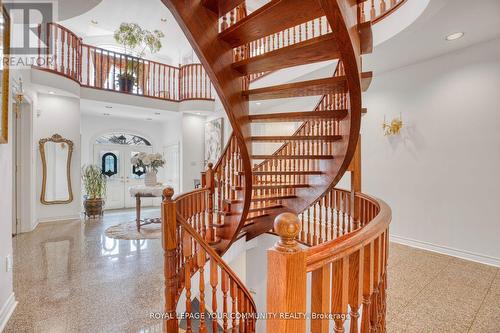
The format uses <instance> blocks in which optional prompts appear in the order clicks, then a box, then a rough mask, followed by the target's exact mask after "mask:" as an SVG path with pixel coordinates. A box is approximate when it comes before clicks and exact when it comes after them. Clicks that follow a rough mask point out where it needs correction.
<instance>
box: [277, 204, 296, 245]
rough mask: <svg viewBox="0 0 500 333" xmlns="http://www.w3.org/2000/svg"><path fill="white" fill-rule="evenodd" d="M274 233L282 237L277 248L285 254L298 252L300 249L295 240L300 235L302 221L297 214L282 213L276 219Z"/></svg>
mask: <svg viewBox="0 0 500 333" xmlns="http://www.w3.org/2000/svg"><path fill="white" fill-rule="evenodd" d="M274 231H275V232H276V234H278V236H279V237H280V241H279V242H278V244H276V246H275V248H276V249H277V250H279V251H284V252H296V251H298V250H299V249H300V247H299V244H298V243H297V241H296V240H295V239H296V238H297V236H298V234H299V233H300V220H299V217H298V216H297V215H296V214H293V213H282V214H280V215H278V216H276V218H275V219H274Z"/></svg>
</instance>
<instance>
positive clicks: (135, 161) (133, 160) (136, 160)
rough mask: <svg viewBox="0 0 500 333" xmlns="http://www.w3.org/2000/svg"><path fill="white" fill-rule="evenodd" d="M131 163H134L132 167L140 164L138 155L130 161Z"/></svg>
mask: <svg viewBox="0 0 500 333" xmlns="http://www.w3.org/2000/svg"><path fill="white" fill-rule="evenodd" d="M130 163H132V165H137V164H139V158H138V157H137V155H135V156H134V157H132V159H131V160H130Z"/></svg>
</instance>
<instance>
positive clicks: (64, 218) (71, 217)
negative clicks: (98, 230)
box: [37, 215, 81, 225]
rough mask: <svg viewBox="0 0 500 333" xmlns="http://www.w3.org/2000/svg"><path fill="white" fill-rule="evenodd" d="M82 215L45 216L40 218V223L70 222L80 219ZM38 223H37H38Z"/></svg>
mask: <svg viewBox="0 0 500 333" xmlns="http://www.w3.org/2000/svg"><path fill="white" fill-rule="evenodd" d="M80 219H81V216H80V215H69V216H61V217H48V218H43V219H38V224H40V223H44V224H45V223H47V224H50V223H61V222H69V221H74V220H80ZM38 224H37V225H38Z"/></svg>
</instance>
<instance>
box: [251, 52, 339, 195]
mask: <svg viewBox="0 0 500 333" xmlns="http://www.w3.org/2000/svg"><path fill="white" fill-rule="evenodd" d="M343 75H345V72H344V67H343V65H342V62H341V61H339V62H338V63H337V67H336V69H335V72H334V74H333V76H343ZM347 105H348V98H347V93H344V92H338V93H331V94H327V95H323V97H322V98H321V99H320V100H319V102H318V104H317V105H316V107H315V108H314V110H313V111H312V112H320V111H332V118H331V119H320V120H309V121H305V122H303V123H302V124H301V125H300V126H299V128H298V129H297V130H296V131H295V133H294V134H293V136H318V137H321V136H323V135H341V134H342V132H341V128H342V122H343V121H344V120H343V119H342V117H337V118H335V117H333V111H335V110H341V111H345V112H346V114H347ZM333 146H334V143H333V142H323V141H321V140H317V141H312V140H307V141H297V140H294V141H288V142H285V143H284V144H283V145H282V146H281V147H280V148H278V149H277V150H276V151H275V152H274V153H273V155H284V156H286V155H312V154H318V155H326V154H330V155H332V154H333ZM313 164H315V165H313ZM314 169H316V170H317V171H318V172H320V171H321V170H320V168H319V161H306V160H302V161H296V160H286V159H284V160H280V159H268V160H264V161H262V162H261V163H260V164H258V165H256V166H255V167H254V169H253V171H254V172H255V173H256V174H258V172H267V171H272V172H275V173H276V174H275V175H272V174H266V175H255V176H254V181H253V183H254V184H259V183H269V182H273V181H276V182H279V183H290V184H293V183H296V184H300V183H307V177H308V175H302V174H300V172H301V171H306V170H314ZM294 172H295V173H294ZM266 191H267V192H266V193H261V192H262V190H254V195H256V196H258V195H268V196H273V194H278V192H277V191H283V190H275V189H271V190H266ZM285 191H287V193H279V194H281V195H292V194H294V193H295V189H286V190H285ZM273 203H278V204H280V203H282V201H281V200H268V201H265V202H263V204H273Z"/></svg>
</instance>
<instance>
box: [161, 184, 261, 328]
mask: <svg viewBox="0 0 500 333" xmlns="http://www.w3.org/2000/svg"><path fill="white" fill-rule="evenodd" d="M173 194H174V193H173V190H172V189H171V188H167V189H165V190H164V193H163V203H162V245H163V249H164V261H165V313H167V314H168V316H167V317H166V319H165V320H164V332H167V333H170V332H178V329H179V322H180V320H179V318H178V317H177V307H178V306H179V300H180V296H181V295H182V293H183V290H185V298H186V301H185V313H186V314H187V316H184V318H185V322H186V326H187V331H188V332H192V325H193V320H192V319H191V317H192V315H193V312H192V296H193V295H198V301H199V304H200V305H199V313H200V314H203V315H202V316H199V319H198V321H199V322H198V324H199V327H200V332H205V331H207V330H209V331H213V332H218V331H219V330H220V329H221V328H222V330H223V331H224V332H228V329H230V330H231V331H234V330H235V329H236V328H237V329H238V331H239V332H248V333H250V332H255V321H256V318H257V316H256V306H255V302H254V300H253V298H252V296H251V294H250V291H249V290H248V289H247V288H246V287H245V285H244V284H243V282H242V281H241V280H240V279H239V278H238V276H237V275H236V274H235V273H234V272H233V271H232V270H231V268H230V267H229V266H228V265H227V264H226V263H225V262H224V260H222V258H221V257H220V256H219V254H218V253H217V252H216V251H215V250H214V249H213V248H212V247H211V246H210V244H209V240H210V239H211V237H212V235H211V233H210V232H209V231H207V225H206V221H207V220H208V219H209V215H210V214H212V211H211V209H210V204H209V202H210V201H209V200H210V189H208V188H201V189H197V190H194V191H191V192H188V193H184V194H182V195H179V196H177V197H176V198H175V199H173ZM206 267H208V269H209V271H206ZM196 273H198V284H197V285H196V284H193V278H194V276H195V274H196ZM207 273H208V275H209V279H207V280H205V275H207ZM195 281H196V280H195ZM206 285H209V287H208V288H206ZM206 289H209V290H206ZM210 289H211V290H210ZM207 293H208V295H209V296H208V299H209V300H210V301H207V300H206V299H207V298H206V295H205V294H207ZM220 299H222V301H221V302H222V304H221V305H222V306H221V308H219V305H218V300H220ZM208 303H210V307H211V308H210V309H208V308H207V304H208ZM206 312H209V313H211V314H213V315H214V316H213V317H211V318H210V319H211V320H210V321H211V324H210V322H209V320H208V318H205V316H204V315H205V313H206Z"/></svg>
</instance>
